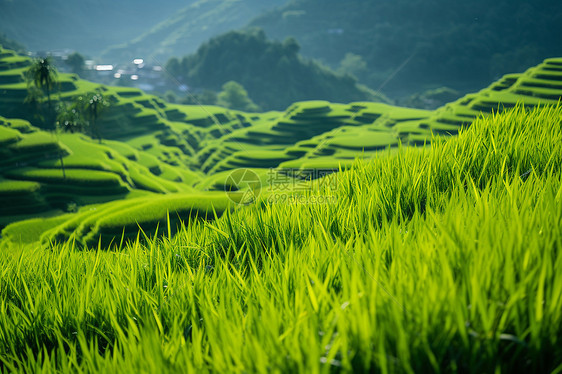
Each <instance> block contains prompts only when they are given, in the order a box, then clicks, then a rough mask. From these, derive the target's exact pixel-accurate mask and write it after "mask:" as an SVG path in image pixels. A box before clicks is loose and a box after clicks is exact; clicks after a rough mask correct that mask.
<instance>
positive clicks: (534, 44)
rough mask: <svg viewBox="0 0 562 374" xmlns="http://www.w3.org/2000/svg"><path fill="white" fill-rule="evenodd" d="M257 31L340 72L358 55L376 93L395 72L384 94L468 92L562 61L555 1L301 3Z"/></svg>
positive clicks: (561, 25) (561, 26)
mask: <svg viewBox="0 0 562 374" xmlns="http://www.w3.org/2000/svg"><path fill="white" fill-rule="evenodd" d="M250 26H257V27H261V28H263V29H264V30H265V32H266V34H267V35H268V36H269V37H272V38H276V39H278V40H284V39H285V38H286V37H288V36H293V37H295V38H296V39H297V41H298V42H299V43H300V44H301V45H302V53H303V55H305V56H307V57H313V58H316V59H321V60H322V61H324V62H325V63H326V64H328V65H330V66H331V67H333V68H336V67H338V66H339V65H340V63H341V61H342V60H343V59H344V58H345V56H346V54H347V53H353V54H356V55H359V56H361V57H362V58H363V60H364V61H365V62H366V65H367V69H366V70H364V71H363V74H362V75H360V78H361V81H362V82H363V83H365V84H367V85H368V86H369V87H372V88H373V89H377V88H379V87H380V86H381V85H383V84H384V82H385V81H386V80H387V79H388V78H389V77H391V76H393V74H396V75H394V76H393V78H392V79H391V80H390V81H389V82H387V83H386V84H385V85H384V89H383V92H385V93H386V94H389V95H391V96H395V95H397V94H406V93H410V94H411V93H414V92H418V91H422V90H424V89H426V88H428V87H439V86H443V85H446V86H450V87H452V88H455V89H458V90H460V91H461V92H468V91H470V90H475V89H478V88H479V87H482V86H484V85H485V84H487V83H488V82H490V81H492V80H496V79H498V78H499V77H500V76H501V75H503V74H506V73H510V72H520V71H523V70H525V69H526V68H527V67H528V66H531V65H534V64H537V63H539V62H540V61H542V60H543V59H545V58H548V57H552V56H559V55H562V45H561V44H560V37H559V35H561V34H562V8H561V7H560V4H559V2H558V1H556V0H539V1H534V2H529V1H526V0H516V1H511V0H501V1H493V2H490V1H486V0H473V1H466V2H458V1H455V2H451V1H447V0H430V1H411V0H399V1H364V0H350V1H336V0H294V1H291V2H290V3H289V4H287V5H286V6H284V7H282V8H280V9H278V10H274V11H271V12H269V13H268V14H265V15H263V16H260V17H258V18H257V19H256V20H254V21H252V22H251V23H250ZM402 64H405V65H404V66H402Z"/></svg>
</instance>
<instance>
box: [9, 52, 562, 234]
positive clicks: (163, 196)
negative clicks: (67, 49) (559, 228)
mask: <svg viewBox="0 0 562 374" xmlns="http://www.w3.org/2000/svg"><path fill="white" fill-rule="evenodd" d="M29 64H30V60H29V58H27V57H23V56H18V55H17V54H15V53H13V52H11V51H7V50H2V51H0V115H3V116H4V117H8V118H2V119H1V120H0V144H1V145H2V147H0V149H1V152H2V157H1V162H0V202H3V203H5V205H4V207H6V209H5V210H2V212H1V213H0V225H5V224H8V223H11V222H14V221H18V220H21V219H25V218H31V217H38V216H39V217H48V216H52V215H55V218H49V219H47V220H43V221H40V223H38V222H37V221H31V222H28V221H24V222H22V223H16V224H14V225H11V226H8V227H7V228H6V229H5V235H8V233H10V234H9V235H8V236H10V237H12V238H18V237H21V236H23V234H21V233H22V232H30V230H31V232H33V234H32V235H31V234H30V235H29V237H30V238H33V240H39V238H40V237H41V235H42V234H45V236H44V239H45V240H48V238H69V237H72V238H74V239H76V240H77V243H83V244H88V245H91V244H92V243H97V242H98V240H99V239H100V238H101V239H102V241H103V243H110V242H112V241H113V242H115V241H116V240H119V238H120V237H121V235H122V234H125V235H126V236H127V237H134V236H135V235H136V234H137V232H138V227H139V225H140V227H142V228H143V229H145V230H147V231H149V232H154V230H155V229H156V227H158V226H159V227H160V228H162V223H163V222H165V221H166V216H167V214H166V212H167V211H172V212H177V213H178V214H179V215H180V217H183V219H187V218H186V217H190V216H191V215H190V214H189V212H190V211H191V210H193V211H194V212H197V214H198V215H199V216H207V217H210V216H212V215H214V213H213V208H214V209H215V211H217V213H220V212H222V211H224V210H225V209H227V208H228V206H229V204H230V203H237V202H240V201H245V200H244V199H245V198H247V197H248V196H246V195H247V194H249V197H250V198H255V197H257V195H260V193H261V194H263V195H262V197H264V196H267V195H268V194H271V193H272V191H274V188H273V187H272V186H275V185H281V186H286V185H288V186H289V187H290V188H289V190H287V191H285V192H284V194H285V195H286V193H291V194H292V193H297V192H298V191H302V190H303V189H304V190H306V189H308V187H307V180H310V179H317V178H320V177H322V176H323V175H326V174H329V173H332V172H333V171H337V170H339V169H340V168H343V169H345V168H347V167H349V166H350V165H351V164H352V163H353V161H354V160H355V159H356V158H357V157H358V156H362V157H363V158H365V159H370V158H378V157H379V156H380V155H381V154H384V153H383V152H381V151H384V150H387V149H389V151H388V152H390V153H392V152H395V150H396V149H397V146H398V145H399V144H400V143H402V144H413V145H423V144H428V143H430V142H431V141H432V140H433V138H432V137H433V136H434V135H443V136H449V135H454V134H457V133H458V132H459V130H460V129H461V128H462V127H463V126H464V127H466V126H469V125H470V124H471V123H472V122H473V121H474V120H475V119H476V118H477V117H479V116H481V115H489V113H491V112H492V111H494V110H499V111H503V110H504V109H505V108H511V107H513V106H515V105H516V103H518V102H521V103H524V104H525V105H526V107H533V106H539V105H544V104H556V103H557V102H558V101H559V100H560V98H561V97H562V86H561V85H560V80H561V79H562V59H549V60H546V61H544V62H543V63H542V64H540V65H538V66H536V67H532V68H530V69H528V70H527V71H526V72H525V73H524V74H511V75H507V76H505V77H504V78H503V79H502V80H500V81H498V82H496V83H494V84H492V85H491V86H489V87H488V88H486V89H483V90H481V91H480V92H478V93H475V94H470V95H467V96H466V97H464V98H462V99H460V100H458V101H456V102H453V103H450V104H447V105H445V106H444V107H442V108H439V109H437V110H435V111H426V110H418V109H408V108H400V107H396V106H391V105H387V104H382V103H372V102H353V103H348V104H338V103H330V102H327V101H307V102H300V103H295V104H293V105H291V106H290V107H289V108H288V109H287V110H286V111H285V112H268V113H259V114H256V113H252V114H249V113H243V112H239V111H233V110H227V109H224V108H220V107H209V106H203V107H200V106H186V105H173V104H169V103H166V102H163V101H162V100H160V99H158V98H156V97H154V96H150V95H146V94H144V93H143V92H142V91H139V90H135V89H130V88H122V87H109V86H103V85H97V84H93V83H90V82H87V81H84V80H80V79H78V78H77V77H76V76H74V75H68V74H60V75H59V80H60V87H61V90H60V92H59V93H56V94H54V95H52V96H53V99H54V100H55V101H65V100H66V101H68V100H71V99H72V98H73V97H76V96H79V95H83V94H85V93H87V92H89V91H96V92H99V93H101V94H103V95H104V97H106V98H107V99H108V100H109V101H110V102H111V103H112V104H111V107H110V108H109V109H108V110H107V111H106V112H105V113H103V114H102V115H101V116H100V118H99V123H98V125H99V128H100V131H101V133H102V134H103V138H104V139H105V140H104V141H103V142H102V144H99V143H98V142H95V141H92V140H91V139H90V138H88V137H87V136H84V135H81V134H62V135H53V134H50V133H47V132H45V131H43V130H41V129H39V128H37V127H34V126H31V124H30V123H29V121H31V122H32V123H37V120H36V119H35V118H33V116H30V114H29V113H30V111H29V108H28V107H26V104H25V103H24V102H23V101H24V98H25V96H26V92H27V88H26V84H25V82H24V81H23V72H24V71H25V70H26V69H27V67H28V66H29ZM43 105H46V104H44V103H43ZM18 117H19V118H21V117H27V120H25V119H23V120H22V119H14V118H18ZM39 124H40V123H39ZM46 125H47V124H45V125H44V126H46ZM47 129H48V127H47ZM109 139H112V140H109ZM61 158H62V160H63V164H64V169H65V170H64V171H63V167H62V166H63V165H62V164H61V162H60V161H61ZM240 168H248V169H251V170H252V173H255V174H253V175H254V176H255V179H254V180H251V181H246V183H245V184H240V183H239V180H240V178H238V177H237V176H236V174H232V173H233V172H235V170H238V169H240ZM260 187H261V188H260ZM225 190H227V191H229V193H225V192H224V191H225ZM137 197H142V200H135V199H136V198H137ZM250 200H251V199H250ZM16 201H17V202H18V203H17V204H12V203H13V202H16ZM141 201H142V204H141V203H140V202H141ZM101 203H103V204H104V205H100V206H99V207H96V209H99V210H98V212H102V211H103V212H104V213H103V214H101V215H98V214H94V213H93V212H92V210H91V204H101ZM174 207H176V208H177V211H176V210H174V209H175V208H174ZM20 208H21V209H20ZM77 210H78V213H76V214H73V215H70V216H64V217H62V218H61V217H60V216H59V215H60V214H62V213H64V212H70V213H72V212H75V211H77ZM123 212H128V213H123ZM121 213H123V214H121ZM171 215H172V216H174V214H171ZM107 217H113V218H112V219H107V220H106V219H105V218H107ZM138 217H144V218H142V222H141V221H138ZM51 230H53V231H51ZM47 232H48V233H47Z"/></svg>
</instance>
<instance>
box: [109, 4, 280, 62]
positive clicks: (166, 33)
mask: <svg viewBox="0 0 562 374" xmlns="http://www.w3.org/2000/svg"><path fill="white" fill-rule="evenodd" d="M286 2H287V0H267V1H263V0H197V1H195V2H192V3H191V4H189V5H187V6H185V7H183V8H181V9H180V10H179V11H177V12H175V13H174V14H173V15H172V16H171V17H169V18H167V19H165V20H162V21H161V22H160V23H158V24H157V25H155V26H154V27H152V28H147V29H146V30H145V32H143V33H142V34H141V35H139V36H138V37H136V38H131V41H129V42H126V43H122V44H119V45H114V46H111V47H109V48H108V49H106V50H105V51H104V53H103V55H102V56H103V57H105V58H107V59H113V60H119V61H128V60H130V59H131V58H132V56H144V57H145V58H148V59H149V60H150V58H153V59H168V58H169V57H171V56H178V55H180V56H181V55H185V54H188V53H192V52H195V51H196V50H197V48H198V47H199V45H201V44H202V43H203V42H205V41H207V40H208V39H209V38H211V37H213V36H216V35H219V34H221V33H224V32H226V31H230V30H234V29H238V28H241V27H243V26H245V25H246V24H247V23H248V22H250V21H251V20H252V19H253V18H254V17H256V16H258V15H260V14H262V13H264V12H265V11H270V10H272V9H274V8H275V7H277V6H281V5H283V4H285V3H286Z"/></svg>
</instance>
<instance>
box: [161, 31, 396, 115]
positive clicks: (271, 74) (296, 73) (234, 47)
mask: <svg viewBox="0 0 562 374" xmlns="http://www.w3.org/2000/svg"><path fill="white" fill-rule="evenodd" d="M299 49H300V46H299V44H298V43H297V42H296V41H295V40H294V39H292V38H288V39H287V40H285V41H283V42H278V41H271V40H267V38H266V36H265V34H264V32H263V30H261V29H255V30H251V31H247V32H243V31H231V32H228V33H225V34H222V35H220V36H217V37H215V38H212V39H211V40H209V41H208V42H206V43H204V44H202V45H201V47H199V49H198V50H197V52H196V53H194V54H192V55H188V56H186V57H184V58H183V59H182V60H179V59H177V58H172V59H170V60H169V61H168V63H167V64H166V68H167V71H168V72H169V73H170V74H171V75H172V76H173V77H175V78H176V79H179V80H180V81H181V82H182V83H184V84H187V85H188V86H190V87H192V88H193V89H194V90H201V89H208V90H213V91H218V90H220V88H221V86H222V85H223V84H225V83H226V82H228V81H232V80H233V81H237V82H238V83H241V84H242V85H243V86H244V87H245V88H246V89H247V91H248V94H249V96H250V97H251V98H252V99H253V101H254V102H255V103H256V104H257V105H259V106H260V107H261V108H262V109H264V110H284V109H285V108H287V107H288V106H289V105H291V104H292V103H293V102H295V101H303V100H318V99H321V100H330V101H334V102H344V103H348V102H351V101H364V100H372V101H384V100H385V98H384V97H382V96H381V95H377V94H375V93H374V92H373V91H371V90H368V89H367V88H365V87H361V86H359V85H357V82H356V81H355V79H353V78H352V77H351V76H349V75H339V74H336V73H334V72H333V71H332V70H330V69H328V68H326V67H324V66H321V65H320V64H318V63H317V62H315V61H313V60H310V59H304V58H302V57H301V56H300V55H299Z"/></svg>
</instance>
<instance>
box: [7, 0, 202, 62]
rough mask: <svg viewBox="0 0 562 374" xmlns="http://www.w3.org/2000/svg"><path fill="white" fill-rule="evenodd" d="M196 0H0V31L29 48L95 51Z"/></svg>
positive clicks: (120, 40)
mask: <svg viewBox="0 0 562 374" xmlns="http://www.w3.org/2000/svg"><path fill="white" fill-rule="evenodd" d="M194 1H195V0H166V1H159V2H156V1H152V0H119V1H113V0H80V1H76V0H49V1H37V0H0V33H5V34H6V35H7V36H8V37H9V38H11V39H14V40H17V41H18V42H20V43H23V44H24V45H26V46H27V47H28V48H29V49H30V50H32V51H38V50H53V49H66V48H68V49H75V50H78V51H80V52H81V53H84V54H88V55H93V56H94V55H97V54H98V53H99V52H101V51H102V50H104V49H105V48H107V46H108V45H112V44H116V43H122V42H124V41H127V40H131V39H133V38H135V37H137V36H138V35H140V34H142V33H144V32H145V31H146V30H147V28H150V27H152V26H154V25H156V24H157V23H158V22H160V21H162V20H164V19H166V18H168V17H170V16H171V15H172V14H174V12H175V11H176V10H177V9H178V8H180V7H184V6H186V5H188V4H190V3H193V2H194Z"/></svg>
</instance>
